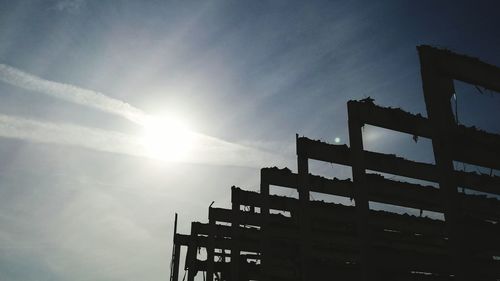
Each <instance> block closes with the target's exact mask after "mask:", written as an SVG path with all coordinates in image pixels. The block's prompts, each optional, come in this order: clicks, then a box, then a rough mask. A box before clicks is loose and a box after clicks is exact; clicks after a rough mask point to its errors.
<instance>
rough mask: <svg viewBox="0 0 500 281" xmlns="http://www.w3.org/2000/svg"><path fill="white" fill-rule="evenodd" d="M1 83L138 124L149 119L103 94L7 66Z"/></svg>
mask: <svg viewBox="0 0 500 281" xmlns="http://www.w3.org/2000/svg"><path fill="white" fill-rule="evenodd" d="M0 81H3V82H5V83H7V84H10V85H12V86H16V87H19V88H22V89H26V90H29V91H32V92H37V93H42V94H46V95H49V96H52V97H55V98H58V99H62V100H65V101H68V102H72V103H76V104H80V105H84V106H88V107H92V108H95V109H98V110H101V111H104V112H107V113H111V114H114V115H118V116H121V117H124V118H126V119H128V120H130V121H132V122H134V123H137V124H141V125H142V124H144V122H145V121H146V119H147V118H148V117H147V114H145V113H144V112H143V111H142V110H140V109H138V108H136V107H134V106H132V105H130V104H128V103H126V102H123V101H120V100H117V99H114V98H110V97H108V96H106V95H105V94H103V93H100V92H96V91H92V90H88V89H83V88H80V87H76V86H73V85H69V84H64V83H58V82H54V81H50V80H46V79H43V78H40V77H38V76H35V75H33V74H30V73H26V72H24V71H22V70H20V69H17V68H14V67H12V66H8V65H6V64H0Z"/></svg>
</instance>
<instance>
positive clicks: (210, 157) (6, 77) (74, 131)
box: [0, 64, 287, 167]
mask: <svg viewBox="0 0 500 281" xmlns="http://www.w3.org/2000/svg"><path fill="white" fill-rule="evenodd" d="M0 81H3V82H5V83H7V84H10V85H12V86H15V87H19V88H22V89H26V90H29V91H31V92H36V93H41V94H45V95H48V96H51V97H54V98H58V99H61V100H65V101H68V102H71V103H75V104H79V105H83V106H87V107H90V108H94V109H97V110H100V111H103V112H106V113H109V114H114V115H117V116H121V117H123V118H125V119H127V120H129V121H131V122H134V123H136V124H139V125H145V124H146V122H148V120H149V119H150V118H153V117H152V116H150V115H148V114H146V113H144V112H143V111H142V110H140V109H138V108H136V107H134V106H132V105H130V104H128V103H126V102H124V101H121V100H117V99H114V98H111V97H108V96H106V95H105V94H103V93H100V92H96V91H92V90H88V89H84V88H80V87H77V86H74V85H70V84H64V83H59V82H55V81H50V80H46V79H43V78H41V77H38V76H35V75H33V74H30V73H27V72H24V71H22V70H20V69H17V68H15V67H12V66H9V65H6V64H0ZM191 133H192V134H193V135H194V137H195V138H196V143H197V146H196V147H194V148H193V152H192V153H191V155H190V156H189V157H188V158H186V159H183V160H181V162H189V163H206V164H216V165H237V166H244V167H259V166H261V165H262V164H264V165H265V164H267V163H269V164H276V160H275V159H280V160H278V163H280V164H281V163H285V162H287V160H286V159H284V158H283V157H279V156H277V155H275V154H272V153H269V152H265V151H261V150H259V149H257V148H252V147H248V146H244V145H239V144H235V143H231V142H227V141H224V140H221V139H218V138H215V137H212V136H207V135H203V134H200V133H196V132H191ZM0 136H2V137H8V138H17V139H23V140H31V141H35V142H43V143H55V144H63V145H75V146H80V147H85V148H90V149H94V150H99V151H107V152H113V153H120V154H127V155H134V156H145V157H151V155H148V154H147V153H146V152H145V149H144V147H142V146H141V139H140V138H139V137H136V136H130V135H126V134H123V133H119V132H112V131H106V130H100V129H94V128H87V127H81V126H76V125H70V124H54V123H46V122H38V121H34V120H28V119H21V118H17V117H11V116H7V115H0ZM83 140H85V141H83Z"/></svg>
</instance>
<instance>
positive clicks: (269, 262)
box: [171, 46, 500, 281]
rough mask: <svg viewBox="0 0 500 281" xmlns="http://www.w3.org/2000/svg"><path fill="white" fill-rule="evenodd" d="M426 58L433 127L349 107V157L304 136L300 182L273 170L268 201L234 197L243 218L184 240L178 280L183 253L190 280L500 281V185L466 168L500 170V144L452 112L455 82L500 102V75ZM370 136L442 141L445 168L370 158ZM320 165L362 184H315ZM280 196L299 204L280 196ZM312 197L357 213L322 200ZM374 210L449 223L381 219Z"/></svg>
mask: <svg viewBox="0 0 500 281" xmlns="http://www.w3.org/2000/svg"><path fill="white" fill-rule="evenodd" d="M418 51H419V55H420V62H421V75H422V82H423V90H424V98H425V103H426V108H427V116H428V117H427V118H426V117H423V116H421V115H420V114H417V115H414V114H410V113H407V112H405V111H403V110H401V109H394V108H385V107H380V106H377V105H375V104H374V103H373V102H372V101H371V100H370V99H367V100H363V101H349V102H348V103H347V107H348V126H349V140H350V143H349V146H347V145H335V144H328V143H325V142H321V141H316V140H311V139H308V138H306V137H298V136H297V139H296V144H297V164H298V169H297V170H298V173H297V174H295V173H292V172H291V171H290V170H288V169H286V168H285V169H278V168H263V169H262V170H261V179H260V183H261V186H260V192H250V191H245V190H242V189H239V188H236V187H233V188H232V189H231V203H232V208H231V209H221V208H212V207H210V208H209V221H208V223H206V224H204V223H198V222H194V223H192V226H191V234H190V235H183V234H178V233H177V231H176V230H174V232H175V233H174V250H173V260H172V273H171V280H172V281H178V279H179V276H178V271H179V260H180V249H181V246H186V247H187V254H186V262H185V267H184V268H185V270H187V279H188V281H192V280H194V278H195V275H197V274H198V273H199V272H202V274H204V278H206V280H209V281H212V280H264V281H267V280H303V281H304V280H331V279H338V280H460V281H463V280H500V200H498V198H500V177H498V176H496V175H494V174H493V173H490V174H478V173H473V172H465V171H461V170H456V169H455V168H454V161H459V162H464V163H468V164H472V165H477V166H481V167H486V168H490V169H492V170H493V169H495V170H500V136H499V135H496V134H492V133H487V132H484V131H481V130H477V129H476V128H474V127H466V126H463V125H460V124H458V123H457V122H456V119H455V117H454V114H453V110H452V105H451V103H450V99H451V98H452V96H453V94H454V93H455V90H454V86H453V81H454V80H461V81H463V82H466V83H470V84H474V85H477V86H481V87H484V88H486V89H490V90H493V91H496V92H500V69H499V68H497V67H495V66H492V65H489V64H486V63H484V62H481V61H479V60H477V59H474V58H471V57H467V56H463V55H457V54H454V53H452V52H450V51H447V50H441V49H435V48H432V47H429V46H419V47H418ZM365 125H372V126H376V127H381V128H385V129H389V130H392V131H397V132H402V133H407V134H410V135H413V136H415V138H418V137H423V138H428V139H430V140H431V141H432V147H433V152H434V163H435V164H429V163H421V162H414V161H411V160H407V159H404V158H401V157H397V156H395V155H390V154H383V153H378V152H371V151H366V150H364V148H363V134H362V127H363V126H365ZM309 160H317V161H323V162H328V163H335V164H340V165H346V166H350V167H351V168H352V179H346V180H339V179H336V178H334V179H328V178H325V177H321V176H317V175H312V174H310V173H309ZM367 171H368V172H367ZM378 173H382V174H391V175H397V176H402V177H405V178H409V179H414V180H413V181H412V180H408V181H406V182H401V181H395V180H392V179H390V178H387V177H384V176H383V175H381V174H378ZM419 180H421V181H427V182H434V183H436V185H437V186H438V187H434V186H427V185H423V184H422V183H421V182H419ZM271 186H281V187H285V188H291V189H295V190H297V192H298V198H291V197H282V196H277V195H271V194H270V187H271ZM458 187H462V188H463V187H465V188H467V189H468V190H470V191H471V192H468V193H465V192H463V189H461V190H462V192H460V191H459V188H458ZM311 192H316V193H322V194H329V195H336V196H342V197H347V198H351V199H353V200H354V202H355V204H354V205H353V206H344V205H340V204H333V203H324V202H319V201H312V200H310V198H311V196H310V193H311ZM483 193H487V194H491V195H493V196H486V195H483ZM371 202H378V203H383V204H390V205H396V206H401V207H407V208H415V209H420V210H426V211H432V212H437V213H442V214H443V215H444V219H435V218H434V219H432V218H428V217H422V216H412V215H407V214H397V213H390V212H386V211H375V210H373V209H370V203H371ZM176 222H177V219H176ZM201 248H203V249H204V250H205V253H206V256H205V258H204V259H199V254H198V250H199V249H201Z"/></svg>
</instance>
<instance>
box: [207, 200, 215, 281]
mask: <svg viewBox="0 0 500 281" xmlns="http://www.w3.org/2000/svg"><path fill="white" fill-rule="evenodd" d="M211 209H212V207H209V208H208V237H207V281H213V280H214V267H215V264H214V251H215V235H216V231H215V219H214V218H213V217H212V212H211Z"/></svg>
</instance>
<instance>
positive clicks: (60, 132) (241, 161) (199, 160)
mask: <svg viewBox="0 0 500 281" xmlns="http://www.w3.org/2000/svg"><path fill="white" fill-rule="evenodd" d="M0 137H4V138H13V139H20V140H24V141H31V142H37V143H47V144H58V145H67V146H76V147H82V148H87V149H92V150H96V151H104V152H111V153H117V154H123V155H131V156H138V157H145V158H154V156H152V155H151V154H150V153H148V152H147V150H146V149H145V147H144V143H143V141H142V139H141V138H140V137H137V136H133V135H128V134H124V133H120V132H115V131H107V130H102V129H96V128H88V127H83V126H78V125H73V124H64V123H63V124H60V123H59V124H56V123H49V122H40V121H36V120H30V119H24V118H19V117H15V116H8V115H1V114H0ZM196 137H197V140H196V142H197V143H198V145H197V146H196V147H195V148H193V151H191V153H190V156H188V157H186V158H185V159H181V160H179V162H184V163H196V164H209V165H234V166H242V167H259V166H261V165H262V163H266V162H267V163H269V161H272V159H275V158H276V156H275V155H273V154H271V153H267V152H262V151H259V150H257V149H253V148H248V147H244V146H241V145H236V144H232V143H228V142H223V141H220V140H218V139H215V138H210V137H207V136H204V135H200V134H197V135H196Z"/></svg>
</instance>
